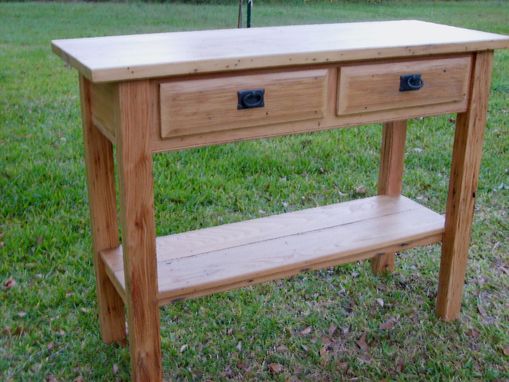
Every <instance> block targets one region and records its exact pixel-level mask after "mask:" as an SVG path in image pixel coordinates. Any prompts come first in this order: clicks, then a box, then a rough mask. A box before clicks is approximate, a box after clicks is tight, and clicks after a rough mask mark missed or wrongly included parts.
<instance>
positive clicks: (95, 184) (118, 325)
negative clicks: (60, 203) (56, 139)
mask: <svg viewBox="0 0 509 382" xmlns="http://www.w3.org/2000/svg"><path fill="white" fill-rule="evenodd" d="M80 95H81V113H82V121H83V140H84V146H85V164H86V167H87V185H88V204H89V207H90V221H91V226H92V241H93V247H94V248H93V250H94V267H95V276H96V290H97V306H98V309H99V325H100V328H101V337H102V339H103V341H104V342H106V343H111V342H124V340H125V336H126V333H125V313H124V302H123V301H122V298H121V297H120V295H119V294H118V293H117V291H116V290H115V287H114V286H113V284H112V282H111V280H110V278H109V277H108V275H107V274H106V270H105V267H104V263H103V261H102V260H101V257H100V255H99V253H100V251H102V250H105V249H110V248H115V247H118V226H117V207H116V197H115V176H114V170H113V146H112V144H111V142H110V141H108V139H106V137H105V136H104V135H102V133H101V132H100V131H99V130H97V129H96V128H95V126H94V125H93V123H92V110H91V106H90V83H89V81H88V80H87V79H85V78H84V77H81V76H80Z"/></svg>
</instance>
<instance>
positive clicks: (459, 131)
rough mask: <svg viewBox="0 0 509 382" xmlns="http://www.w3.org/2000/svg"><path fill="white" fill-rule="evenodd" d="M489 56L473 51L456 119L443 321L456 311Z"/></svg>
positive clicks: (441, 293)
mask: <svg viewBox="0 0 509 382" xmlns="http://www.w3.org/2000/svg"><path fill="white" fill-rule="evenodd" d="M492 60H493V52H492V51H486V52H479V53H477V54H476V56H475V63H474V68H473V75H472V83H471V89H470V101H469V104H468V110H467V111H466V112H464V113H460V114H458V116H457V119H456V134H455V137H454V147H453V153H452V164H451V175H450V180H449V194H448V198H447V208H446V214H445V232H444V238H443V243H442V258H441V262H440V277H439V282H438V297H437V314H438V316H439V317H440V318H442V319H444V320H446V321H449V320H455V319H457V318H458V317H459V313H460V307H461V299H462V294H463V283H464V281H465V271H466V267H467V256H468V247H469V243H470V233H471V226H472V218H473V213H474V205H475V197H476V192H477V180H478V176H479V168H480V163H481V154H482V141H483V133H484V126H485V124H486V112H487V109H488V96H489V91H490V80H491V66H492Z"/></svg>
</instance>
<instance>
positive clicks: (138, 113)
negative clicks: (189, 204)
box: [117, 81, 162, 382]
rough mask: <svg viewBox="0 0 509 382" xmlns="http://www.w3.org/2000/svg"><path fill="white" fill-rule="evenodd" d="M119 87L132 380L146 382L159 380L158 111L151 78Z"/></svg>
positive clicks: (119, 147)
mask: <svg viewBox="0 0 509 382" xmlns="http://www.w3.org/2000/svg"><path fill="white" fill-rule="evenodd" d="M118 91H119V103H120V104H119V106H120V126H119V131H118V135H117V161H118V167H119V183H120V221H121V225H122V248H123V255H124V272H125V286H126V302H127V318H128V326H129V347H130V353H131V373H132V374H131V378H132V380H133V381H142V382H151V381H160V380H161V378H162V371H161V347H160V337H159V307H158V303H157V291H158V286H157V259H156V247H155V222H154V211H153V207H154V196H153V178H152V153H151V151H150V147H149V131H150V124H151V122H152V120H153V114H152V113H153V112H154V109H153V108H152V107H151V104H150V100H151V97H150V96H151V94H150V82H149V81H133V82H123V83H120V84H119V90H118Z"/></svg>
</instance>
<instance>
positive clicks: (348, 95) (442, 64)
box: [337, 55, 472, 116]
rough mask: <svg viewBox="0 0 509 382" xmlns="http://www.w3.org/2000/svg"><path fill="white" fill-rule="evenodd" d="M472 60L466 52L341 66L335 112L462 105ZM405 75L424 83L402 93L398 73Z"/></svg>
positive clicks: (346, 112)
mask: <svg viewBox="0 0 509 382" xmlns="http://www.w3.org/2000/svg"><path fill="white" fill-rule="evenodd" d="M471 61H472V60H471V56H470V55H468V56H460V57H455V58H446V59H442V60H440V59H434V60H415V61H404V62H392V63H386V64H377V63H369V64H364V65H345V66H342V67H341V68H340V74H339V79H338V101H337V115H339V116H341V115H348V114H359V113H371V112H376V111H382V110H394V109H407V108H410V107H417V106H424V105H437V104H451V103H457V104H460V105H463V107H465V105H466V102H467V93H468V82H469V77H470V67H471ZM405 74H420V75H421V76H422V80H423V81H424V86H423V87H422V88H421V89H419V90H415V91H405V92H401V91H400V90H399V86H400V76H401V75H405ZM459 107H460V108H461V107H462V106H459Z"/></svg>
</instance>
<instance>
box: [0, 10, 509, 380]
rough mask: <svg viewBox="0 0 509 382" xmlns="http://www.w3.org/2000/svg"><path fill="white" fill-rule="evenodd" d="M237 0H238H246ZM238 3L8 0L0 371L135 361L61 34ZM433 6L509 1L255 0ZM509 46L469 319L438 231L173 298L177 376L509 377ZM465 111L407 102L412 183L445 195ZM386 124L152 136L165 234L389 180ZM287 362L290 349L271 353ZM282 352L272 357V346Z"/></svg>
mask: <svg viewBox="0 0 509 382" xmlns="http://www.w3.org/2000/svg"><path fill="white" fill-rule="evenodd" d="M231 3H232V4H233V3H236V2H235V1H231ZM236 12H237V9H236V7H235V6H234V5H186V4H138V3H133V4H92V3H86V4H85V3H83V4H82V3H72V4H52V3H23V4H16V3H3V4H0V281H1V285H0V380H3V381H4V380H6V381H9V380H13V381H32V380H33V381H43V380H48V381H55V380H58V381H72V380H74V379H77V380H80V378H81V380H85V381H106V380H108V381H110V380H127V379H128V378H129V353H128V349H127V348H122V347H117V346H108V345H105V344H103V343H102V342H101V339H100V337H99V330H98V329H99V328H98V322H97V314H96V303H95V288H94V275H93V265H92V257H91V254H90V248H91V238H90V230H89V216H88V206H87V192H86V185H85V177H84V164H83V159H82V156H83V151H82V133H81V127H80V126H81V125H80V112H79V100H78V86H77V75H76V73H75V71H72V70H69V68H67V67H65V65H64V64H63V63H62V62H61V61H60V59H58V58H57V57H56V56H55V55H53V54H52V52H51V50H50V40H52V39H56V38H70V37H80V36H99V35H111V34H133V33H141V32H160V31H173V30H190V29H206V28H230V27H234V26H235V25H236ZM400 18H413V19H422V20H429V21H435V22H442V23H448V24H452V25H457V26H464V27H470V28H476V29H481V30H485V31H492V32H498V33H504V34H509V2H504V1H482V2H438V1H433V2H424V1H419V2H371V3H370V4H365V3H362V2H349V3H340V2H335V1H331V2H325V1H324V2H305V1H298V2H297V1H295V4H292V3H291V2H289V1H287V2H286V3H285V5H277V4H272V3H271V4H270V5H264V2H263V1H259V2H257V3H256V6H255V9H254V17H253V23H254V25H255V26H261V25H282V24H302V23H319V22H340V21H352V20H388V19H400ZM508 118H509V52H507V51H506V52H498V53H497V54H496V59H495V67H494V77H493V84H492V90H491V101H490V110H489V117H488V126H487V132H486V139H485V145H484V148H485V151H484V157H483V162H482V170H481V176H480V186H479V192H478V198H477V207H476V215H475V223H474V224H475V225H474V231H473V236H472V246H471V250H470V262H469V267H468V273H467V278H466V286H465V296H464V304H463V307H462V315H461V318H460V320H458V321H457V322H453V323H444V322H441V321H439V320H437V319H436V318H435V314H434V306H435V297H436V288H437V279H438V267H439V257H440V247H439V246H430V247H425V248H421V249H417V250H411V251H408V252H405V253H402V254H401V255H400V256H399V257H398V259H397V264H396V271H395V272H394V273H393V274H392V275H389V276H385V277H375V276H373V275H372V273H371V271H370V267H369V263H359V264H352V265H347V266H342V267H337V268H331V269H327V270H323V271H320V272H312V273H305V274H302V275H300V276H297V277H293V278H291V279H288V280H282V281H277V282H272V283H266V284H262V285H259V286H255V287H250V288H245V289H241V290H236V291H231V292H227V293H220V294H216V295H214V296H210V297H204V298H198V299H194V300H190V301H186V302H179V303H175V304H173V305H169V306H167V307H165V308H163V309H162V311H161V328H162V329H161V330H162V350H163V366H164V370H165V377H166V378H167V379H169V380H214V381H219V380H227V379H232V380H238V381H240V380H260V381H263V380H271V379H273V380H278V381H285V380H303V381H304V380H310V381H316V380H331V381H335V380H383V379H385V380H412V381H413V380H423V381H430V380H436V381H440V380H458V381H460V380H461V381H465V380H488V381H491V380H493V381H494V380H499V381H502V380H509V306H508V301H509V255H508V254H509V240H508V237H509V219H508V213H509V128H508V127H509V126H508ZM453 132H454V116H443V117H438V118H426V119H417V120H413V121H411V122H410V127H409V131H408V143H407V148H406V162H405V165H406V172H405V176H404V182H405V186H404V193H405V194H406V195H408V196H410V197H412V198H414V199H416V200H418V201H419V202H420V203H422V204H424V205H426V206H428V207H430V208H433V209H435V210H436V211H439V212H442V213H443V212H444V206H445V197H446V192H447V185H448V178H449V172H448V169H449V164H450V153H451V146H452V138H453ZM380 140H381V127H380V126H379V125H373V126H369V127H365V128H352V129H341V130H335V131H328V132H320V133H315V134H304V135H298V136H293V137H286V138H275V139H269V140H257V141H251V142H243V143H236V144H230V145H224V146H218V147H209V148H202V149H192V150H187V151H182V152H175V153H169V154H158V155H156V156H155V163H154V166H155V169H154V172H155V177H156V185H155V205H156V223H157V231H158V234H159V235H161V234H169V233H175V232H182V231H187V230H190V229H196V228H200V227H206V226H213V225H217V224H222V223H227V222H234V221H239V220H244V219H247V218H253V217H258V216H265V215H269V214H274V213H280V212H284V211H291V210H298V209H302V208H306V207H313V206H318V205H324V204H329V203H334V202H339V201H345V200H349V199H354V198H359V197H365V196H367V195H374V194H375V193H376V180H377V173H378V157H379V148H380ZM274 364H277V365H280V366H278V367H275V366H274ZM270 365H271V366H270Z"/></svg>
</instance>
